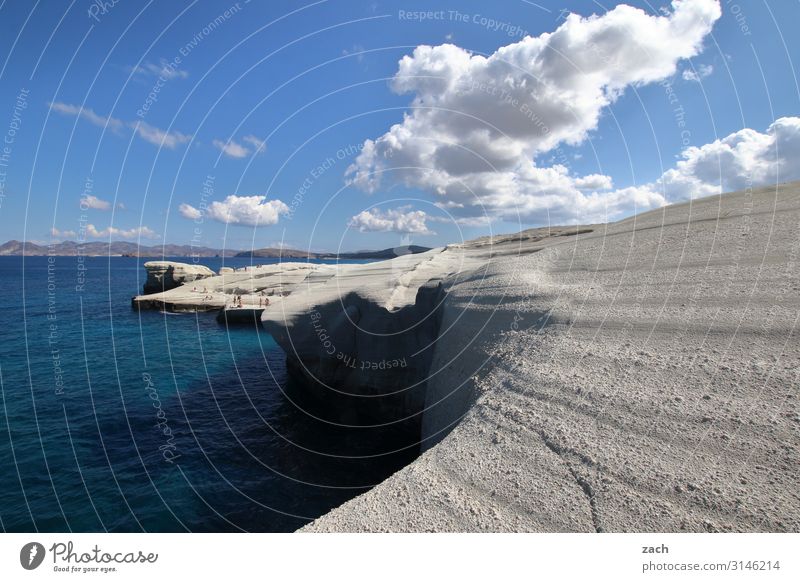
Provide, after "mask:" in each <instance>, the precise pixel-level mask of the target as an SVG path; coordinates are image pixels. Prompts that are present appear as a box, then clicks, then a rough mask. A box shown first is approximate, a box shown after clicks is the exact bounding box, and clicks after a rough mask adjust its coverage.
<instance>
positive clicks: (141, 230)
mask: <svg viewBox="0 0 800 582" xmlns="http://www.w3.org/2000/svg"><path fill="white" fill-rule="evenodd" d="M86 235H87V236H88V237H89V238H112V237H119V238H139V237H141V238H151V239H154V238H159V237H158V235H157V234H156V233H155V232H154V231H153V230H152V229H150V228H148V227H146V226H139V227H137V228H130V229H127V230H126V229H122V228H116V227H114V226H107V227H106V228H103V229H98V228H97V227H96V226H95V225H93V224H88V225H86Z"/></svg>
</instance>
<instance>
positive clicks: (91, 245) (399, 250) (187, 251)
mask: <svg viewBox="0 0 800 582" xmlns="http://www.w3.org/2000/svg"><path fill="white" fill-rule="evenodd" d="M428 250H430V249H429V248H427V247H420V246H416V245H410V246H406V247H394V248H391V249H383V250H381V251H358V252H355V253H342V254H339V255H337V254H336V253H313V252H309V251H301V250H296V249H276V248H267V249H256V250H253V251H237V250H234V249H212V248H208V247H193V246H189V245H156V246H140V245H137V244H136V243H131V242H112V243H106V242H86V243H77V242H74V241H64V242H60V243H54V244H53V245H51V246H47V245H39V244H35V243H32V242H20V241H18V240H10V241H8V242H7V243H5V244H3V245H0V256H23V255H24V256H26V257H41V256H47V255H53V256H58V257H74V256H78V255H83V256H87V257H107V256H128V257H249V258H272V259H276V258H284V259H336V258H339V259H391V258H393V257H396V256H399V255H408V254H416V253H424V252H425V251H428Z"/></svg>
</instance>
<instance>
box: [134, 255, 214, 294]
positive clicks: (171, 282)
mask: <svg viewBox="0 0 800 582" xmlns="http://www.w3.org/2000/svg"><path fill="white" fill-rule="evenodd" d="M144 268H145V270H146V271H147V280H146V281H145V283H144V289H143V291H144V294H145V295H149V294H151V293H161V292H162V291H169V290H170V289H175V288H176V287H180V286H181V285H183V284H185V283H189V282H191V281H197V280H198V279H205V278H207V277H213V276H214V275H216V273H214V271H212V270H211V269H209V268H208V267H206V266H204V265H189V264H187V263H175V262H172V261H148V262H147V263H145V264H144Z"/></svg>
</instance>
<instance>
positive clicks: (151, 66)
mask: <svg viewBox="0 0 800 582" xmlns="http://www.w3.org/2000/svg"><path fill="white" fill-rule="evenodd" d="M131 70H132V71H133V72H134V73H136V74H137V75H142V76H145V77H161V78H163V79H165V80H167V81H169V80H172V79H186V78H187V77H188V76H189V73H188V72H186V71H184V70H182V69H179V68H177V67H176V66H174V65H171V64H170V63H169V62H167V60H166V59H161V60H160V61H159V63H158V64H156V63H151V62H147V61H146V62H144V63H142V64H141V65H140V66H138V67H133V68H132V69H131Z"/></svg>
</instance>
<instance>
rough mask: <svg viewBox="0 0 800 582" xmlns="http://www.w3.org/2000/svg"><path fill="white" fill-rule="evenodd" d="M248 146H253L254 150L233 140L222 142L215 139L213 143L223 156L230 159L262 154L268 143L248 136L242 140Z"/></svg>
mask: <svg viewBox="0 0 800 582" xmlns="http://www.w3.org/2000/svg"><path fill="white" fill-rule="evenodd" d="M242 141H244V142H245V143H247V144H250V145H251V146H253V149H250V148H249V147H247V146H246V145H244V144H241V143H239V142H237V141H234V140H232V139H230V140H228V141H222V140H220V139H215V140H214V141H212V142H211V143H212V144H214V147H216V148H217V149H219V150H220V151H221V152H222V153H223V154H225V155H226V156H228V157H229V158H237V159H238V158H246V157H247V156H249V155H250V154H251V153H253V152H255V153H260V152H262V151H263V150H264V147H265V146H266V143H265V142H264V141H263V140H260V139H258V138H257V137H256V136H254V135H246V136H244V137H243V138H242Z"/></svg>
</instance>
